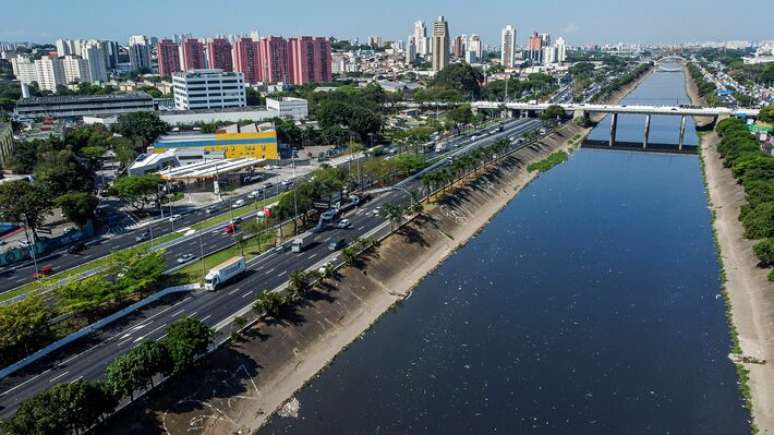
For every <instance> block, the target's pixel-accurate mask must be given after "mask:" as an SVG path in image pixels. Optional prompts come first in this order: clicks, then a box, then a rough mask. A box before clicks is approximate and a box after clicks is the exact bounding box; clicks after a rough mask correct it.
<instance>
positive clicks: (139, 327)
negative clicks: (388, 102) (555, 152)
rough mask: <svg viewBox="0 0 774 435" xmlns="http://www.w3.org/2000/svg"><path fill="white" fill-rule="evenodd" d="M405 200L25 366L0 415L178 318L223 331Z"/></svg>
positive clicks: (370, 206) (513, 126)
mask: <svg viewBox="0 0 774 435" xmlns="http://www.w3.org/2000/svg"><path fill="white" fill-rule="evenodd" d="M540 125H541V124H540V123H539V122H538V121H535V120H514V121H510V122H508V123H507V127H506V128H505V129H504V131H503V132H501V133H497V134H493V135H486V136H484V137H481V138H479V139H477V140H476V141H475V142H472V143H466V144H465V145H460V146H459V147H457V148H454V149H453V150H452V152H451V153H450V154H452V155H455V154H462V153H464V152H467V151H468V150H470V149H472V148H475V147H478V146H481V145H485V144H489V143H492V142H494V141H496V140H498V139H500V138H504V137H508V136H512V135H517V136H520V135H522V134H524V133H526V132H527V131H534V130H536V129H538V128H539V127H540ZM463 142H464V141H463ZM522 146H523V145H522ZM447 164H449V161H448V160H447V159H443V160H440V161H439V162H437V163H436V164H434V165H433V166H432V167H431V168H428V169H426V170H425V171H427V170H435V169H437V168H438V167H442V166H444V165H447ZM423 172H424V171H423ZM420 175H421V173H420ZM401 187H402V188H405V189H408V190H419V189H421V188H422V184H421V181H420V177H419V176H413V177H411V178H409V179H408V180H407V181H406V182H403V183H401ZM408 201H409V198H408V196H407V195H406V194H405V193H404V192H401V191H390V192H386V193H383V194H382V195H379V196H378V197H377V198H375V199H374V200H372V201H371V202H368V203H366V204H364V205H363V206H362V207H360V208H357V209H355V210H352V211H350V212H348V213H345V215H344V216H343V217H346V218H348V219H350V220H351V221H352V226H351V228H350V229H330V230H328V231H325V232H322V233H320V234H315V235H314V239H313V240H314V242H313V243H312V244H311V245H310V246H308V247H307V249H305V250H304V251H303V252H301V253H293V252H290V250H289V249H286V246H287V244H286V245H283V246H281V247H279V248H275V249H272V250H271V251H269V252H267V253H265V254H263V255H261V256H259V257H256V258H254V259H253V260H251V261H250V262H249V263H248V265H247V266H248V271H247V272H246V273H245V275H244V277H243V278H241V279H240V280H238V281H236V282H234V283H231V284H229V285H227V286H225V287H223V288H221V289H218V290H217V291H214V292H207V291H203V290H199V291H195V292H191V293H188V294H183V295H179V296H175V297H170V298H167V299H165V300H163V301H160V302H159V303H156V304H153V305H152V306H150V307H146V308H145V309H142V310H140V311H139V312H137V313H135V314H134V315H131V316H129V317H127V318H125V319H123V320H122V321H119V322H116V323H114V324H113V325H111V326H110V327H107V328H105V329H102V330H100V331H98V332H96V333H94V334H92V335H91V336H89V337H86V338H84V339H82V340H79V341H77V342H76V343H74V344H72V345H70V346H67V347H66V348H64V349H62V350H60V351H59V352H55V353H54V354H52V355H50V356H49V357H47V358H44V359H43V360H41V361H39V362H38V363H35V364H32V365H31V366H30V367H28V368H27V369H25V370H23V371H21V372H20V373H18V374H16V375H14V376H11V377H9V378H6V379H4V380H2V381H0V391H1V392H0V417H4V418H7V417H10V416H12V415H13V413H14V412H15V410H16V408H17V407H18V406H19V404H20V403H21V402H22V401H24V400H25V399H27V398H30V397H32V396H33V395H35V394H36V393H38V392H40V391H43V390H46V389H48V388H51V387H53V386H54V385H56V384H60V383H66V382H68V383H69V382H73V381H76V380H79V379H96V378H99V377H101V376H102V375H103V373H104V370H105V367H107V365H108V364H109V363H110V362H111V361H112V360H113V359H114V358H115V357H116V356H118V355H121V354H122V353H124V352H126V351H128V350H129V349H131V348H133V347H134V346H137V345H138V344H140V343H142V342H143V341H147V340H160V339H161V338H163V337H164V335H165V331H166V328H167V326H168V325H169V324H170V323H172V322H174V321H175V320H177V319H179V318H182V317H185V316H188V317H193V318H197V319H199V320H201V321H202V322H204V323H205V324H207V325H209V326H211V327H217V326H218V325H219V324H220V325H226V324H227V323H228V322H229V321H230V319H231V318H233V316H234V315H235V314H236V313H238V312H239V311H240V310H242V309H245V307H248V306H250V305H251V304H252V302H253V301H254V300H255V297H256V295H257V294H258V293H259V292H263V291H264V290H266V289H273V288H276V287H279V286H281V285H282V284H284V283H285V282H287V280H288V274H289V273H291V272H293V271H295V270H300V269H308V268H310V267H312V266H315V265H316V264H318V263H320V262H322V261H323V260H324V259H326V257H328V256H329V255H331V254H332V253H331V252H330V251H329V250H328V246H327V245H328V243H327V242H328V241H329V240H331V239H337V238H343V239H346V240H347V241H351V240H353V239H355V238H357V237H360V236H363V235H364V234H367V233H368V232H370V231H372V230H374V229H375V228H377V227H379V226H380V225H382V224H383V223H384V219H382V218H381V217H378V216H375V215H374V213H373V210H374V209H375V208H377V207H379V206H381V205H383V204H385V203H387V202H402V203H406V202H408ZM221 234H222V231H221ZM207 239H208V242H209V243H211V245H209V246H211V247H212V248H213V249H215V248H216V247H217V246H218V244H220V243H222V244H228V243H231V240H230V238H228V237H227V236H220V235H212V236H208V237H207ZM192 245H193V246H192ZM192 247H195V249H196V250H198V240H190V241H188V242H186V243H181V244H179V245H175V246H173V247H170V248H169V250H168V254H167V255H168V258H176V257H177V255H179V254H181V253H184V252H190V251H191V250H192ZM195 252H196V251H195ZM173 261H174V260H173Z"/></svg>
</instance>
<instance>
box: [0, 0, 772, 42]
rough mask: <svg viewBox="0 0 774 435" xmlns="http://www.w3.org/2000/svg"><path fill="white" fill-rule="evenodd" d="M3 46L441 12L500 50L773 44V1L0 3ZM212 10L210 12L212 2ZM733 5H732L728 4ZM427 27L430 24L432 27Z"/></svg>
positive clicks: (284, 31) (400, 31) (376, 26)
mask: <svg viewBox="0 0 774 435" xmlns="http://www.w3.org/2000/svg"><path fill="white" fill-rule="evenodd" d="M1 2H2V7H0V23H2V25H0V41H31V42H39V43H42V42H52V41H54V40H56V39H58V38H78V39H92V38H94V39H111V40H117V41H119V42H121V43H126V41H127V39H128V37H129V36H130V35H133V34H145V35H147V36H159V37H162V36H172V35H174V34H182V33H191V34H193V35H194V36H197V37H202V36H213V35H216V34H226V35H228V34H235V33H241V32H246V33H249V32H251V31H258V32H259V33H260V34H261V35H268V34H274V35H283V36H292V35H300V34H304V35H313V36H334V37H336V38H339V39H352V38H355V37H359V38H360V40H361V41H364V40H367V38H368V36H369V35H379V36H382V37H383V38H384V40H394V39H406V37H407V36H408V35H409V34H410V33H411V32H412V31H413V23H414V21H416V20H418V19H421V20H423V21H425V22H428V23H430V22H432V21H433V20H435V19H436V17H437V16H439V15H444V16H445V17H446V20H447V21H448V22H449V31H450V33H451V34H452V35H458V34H463V33H464V34H471V33H476V34H479V35H481V37H482V39H483V40H484V42H485V43H486V44H490V45H498V44H499V34H500V29H502V27H504V26H505V25H506V24H512V25H514V26H515V27H516V29H517V39H518V43H519V44H520V45H524V44H525V43H526V39H527V37H528V34H529V33H531V32H533V31H538V32H541V33H542V32H548V33H550V34H551V35H552V36H553V37H554V38H556V37H558V36H563V37H564V38H565V39H566V40H567V41H568V43H569V44H571V45H579V44H592V43H596V44H604V43H615V42H639V43H653V42H656V43H659V42H694V41H720V40H763V39H774V24H772V21H771V20H772V18H773V17H774V0H745V1H743V2H727V1H723V2H721V1H719V0H645V1H643V0H583V1H580V0H553V1H545V0H529V1H525V0H479V1H462V0H387V1H364V0H329V1H320V0H292V1H270V0H120V1H119V0H35V1H32V0H2V1H1ZM214 5H216V6H214ZM735 6H738V7H735ZM430 28H431V25H428V31H430Z"/></svg>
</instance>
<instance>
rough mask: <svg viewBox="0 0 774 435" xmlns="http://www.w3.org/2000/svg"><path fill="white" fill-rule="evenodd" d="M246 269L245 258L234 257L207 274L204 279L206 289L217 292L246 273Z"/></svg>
mask: <svg viewBox="0 0 774 435" xmlns="http://www.w3.org/2000/svg"><path fill="white" fill-rule="evenodd" d="M245 269H246V267H245V257H232V258H230V259H228V260H226V261H224V262H223V263H220V264H219V265H217V266H215V267H213V268H212V269H210V271H209V272H207V275H205V277H204V289H205V290H209V291H214V290H217V289H218V288H219V287H221V286H222V285H223V284H225V283H226V282H228V281H230V280H232V279H235V278H236V277H238V276H239V275H241V274H242V273H244V271H245Z"/></svg>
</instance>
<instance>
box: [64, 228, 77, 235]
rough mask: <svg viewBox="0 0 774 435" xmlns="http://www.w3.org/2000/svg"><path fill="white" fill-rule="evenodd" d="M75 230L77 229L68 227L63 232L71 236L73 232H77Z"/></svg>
mask: <svg viewBox="0 0 774 435" xmlns="http://www.w3.org/2000/svg"><path fill="white" fill-rule="evenodd" d="M75 230H76V228H75V227H67V228H65V229H64V230H63V233H64V234H70V233H72V232H73V231H75Z"/></svg>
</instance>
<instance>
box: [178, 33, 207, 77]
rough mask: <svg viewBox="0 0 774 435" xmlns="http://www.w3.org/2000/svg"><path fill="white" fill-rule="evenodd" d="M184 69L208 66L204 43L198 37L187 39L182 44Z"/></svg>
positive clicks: (189, 69)
mask: <svg viewBox="0 0 774 435" xmlns="http://www.w3.org/2000/svg"><path fill="white" fill-rule="evenodd" d="M180 50H181V51H180V53H181V56H180V57H181V58H182V60H183V61H182V67H183V71H191V70H199V69H205V68H207V63H206V61H205V56H204V44H202V43H201V42H200V41H199V40H198V39H186V40H184V41H183V43H182V44H181V46H180Z"/></svg>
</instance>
